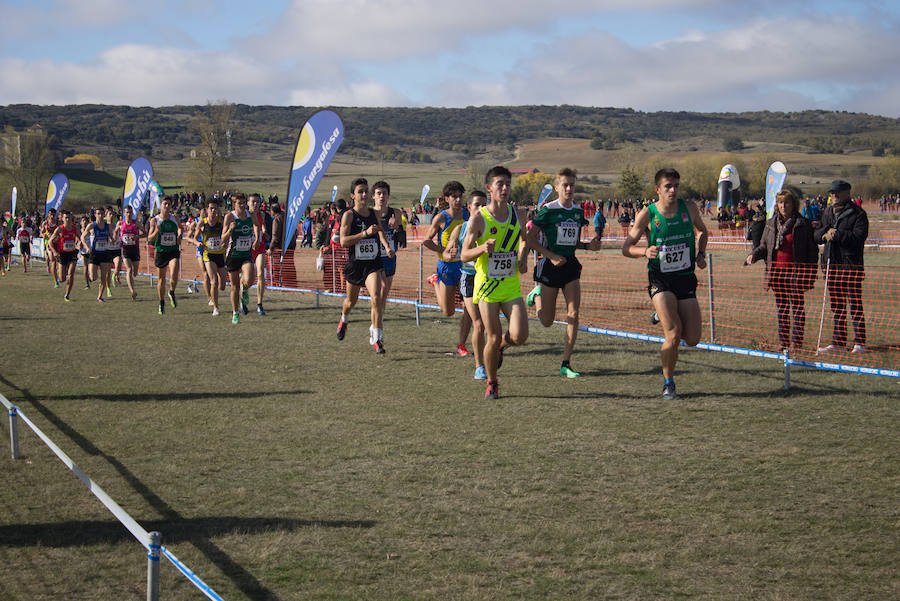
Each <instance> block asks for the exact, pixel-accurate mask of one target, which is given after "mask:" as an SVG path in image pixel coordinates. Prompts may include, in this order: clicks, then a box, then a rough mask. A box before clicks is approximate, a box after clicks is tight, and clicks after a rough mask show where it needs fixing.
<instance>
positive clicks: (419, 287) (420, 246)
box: [416, 244, 425, 311]
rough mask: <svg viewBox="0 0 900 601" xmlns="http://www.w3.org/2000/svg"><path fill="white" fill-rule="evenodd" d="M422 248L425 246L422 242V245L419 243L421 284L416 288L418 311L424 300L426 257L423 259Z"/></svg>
mask: <svg viewBox="0 0 900 601" xmlns="http://www.w3.org/2000/svg"><path fill="white" fill-rule="evenodd" d="M422 248H423V247H422V245H421V244H420V245H419V285H418V286H417V289H416V294H417V295H418V296H417V298H416V311H418V310H419V303H421V302H422V276H423V275H425V274H424V273H423V272H422V270H423V265H424V263H423V260H424V259H423V256H422V255H423V251H422Z"/></svg>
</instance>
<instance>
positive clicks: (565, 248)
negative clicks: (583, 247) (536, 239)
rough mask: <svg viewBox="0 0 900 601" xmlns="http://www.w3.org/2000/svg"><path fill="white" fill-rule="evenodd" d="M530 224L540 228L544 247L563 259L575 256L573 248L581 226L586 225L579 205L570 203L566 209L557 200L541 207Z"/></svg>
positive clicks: (579, 237)
mask: <svg viewBox="0 0 900 601" xmlns="http://www.w3.org/2000/svg"><path fill="white" fill-rule="evenodd" d="M531 222H532V223H533V224H534V225H536V226H538V227H539V228H541V232H543V234H544V239H545V240H546V241H547V244H546V247H547V248H548V249H549V250H550V251H551V252H554V253H556V254H558V255H562V256H563V257H572V256H574V255H575V246H576V245H577V244H578V242H579V240H580V239H581V226H583V225H588V222H587V219H585V218H584V209H582V208H581V206H580V205H578V204H575V203H572V206H571V207H569V208H568V209H567V208H565V207H564V206H563V205H562V203H561V202H559V200H558V199H557V200H554V201H553V202H548V203H547V204H545V205H544V206H542V207H541V209H540V210H539V211H538V212H537V215H535V216H534V219H532V220H531Z"/></svg>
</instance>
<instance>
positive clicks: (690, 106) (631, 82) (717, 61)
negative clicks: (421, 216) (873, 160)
mask: <svg viewBox="0 0 900 601" xmlns="http://www.w3.org/2000/svg"><path fill="white" fill-rule="evenodd" d="M892 36H896V33H895V32H889V31H885V30H884V29H882V28H880V27H879V26H877V25H868V24H865V23H862V22H860V21H858V20H855V19H852V18H848V17H846V16H841V17H808V18H806V19H795V20H793V21H792V22H791V25H790V27H789V28H786V27H785V26H784V23H783V21H782V20H780V19H779V20H775V19H773V20H768V19H757V20H754V21H751V22H749V23H747V24H743V25H740V26H738V27H736V28H734V29H730V30H724V31H718V32H711V33H710V32H701V31H691V32H688V33H687V34H684V35H681V36H679V37H678V38H675V39H671V40H664V41H660V42H657V43H655V44H653V45H650V46H632V45H629V44H628V43H626V42H625V41H623V40H621V39H619V38H618V37H616V36H614V35H612V34H610V33H607V32H591V33H588V34H584V35H581V36H578V37H576V38H569V39H565V40H560V41H559V42H557V43H555V44H551V45H546V46H543V47H541V48H538V49H537V50H536V51H535V52H534V55H533V57H531V58H529V59H524V60H521V61H520V62H519V63H518V64H517V65H516V66H515V68H514V69H513V70H511V71H510V72H509V73H508V74H507V75H506V77H505V80H504V82H503V86H502V90H500V89H498V88H497V85H496V82H481V81H470V82H468V83H465V82H463V84H462V85H459V84H457V85H455V86H442V87H441V89H442V90H444V91H445V95H444V96H443V97H441V98H439V99H438V103H439V104H447V105H455V106H459V105H465V104H478V102H473V101H472V99H473V98H477V97H478V96H479V94H481V93H483V92H484V90H485V89H486V88H487V89H489V90H490V98H491V100H492V101H498V100H499V101H501V102H502V103H503V104H522V103H529V104H531V103H536V104H562V103H567V104H580V105H588V106H629V107H633V108H637V109H642V110H702V111H741V110H761V109H768V110H800V109H806V108H828V109H847V110H863V107H874V106H878V107H881V110H880V111H879V112H880V113H882V114H885V113H886V114H890V115H898V114H900V107H898V105H897V104H896V102H895V103H894V105H893V107H891V105H890V104H889V101H888V97H887V95H886V94H887V92H885V93H884V96H883V98H881V99H878V100H875V99H873V100H871V101H868V102H867V101H866V99H865V96H864V94H863V93H864V92H865V91H871V90H879V89H880V88H881V86H882V85H883V84H882V83H881V82H884V81H897V80H898V79H900V46H897V45H896V44H885V43H884V41H885V40H886V39H890V38H891V37H892ZM804 89H808V90H809V91H808V92H805V93H804V92H803V90H804ZM821 90H826V91H827V93H826V94H824V95H823V94H822V93H821ZM845 103H850V104H845ZM894 107H896V108H894Z"/></svg>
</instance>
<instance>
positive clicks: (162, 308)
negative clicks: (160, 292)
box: [156, 301, 166, 315]
mask: <svg viewBox="0 0 900 601" xmlns="http://www.w3.org/2000/svg"><path fill="white" fill-rule="evenodd" d="M156 312H157V314H159V315H163V314H164V313H165V312H166V303H164V302H163V301H159V309H157V310H156Z"/></svg>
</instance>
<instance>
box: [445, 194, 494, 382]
mask: <svg viewBox="0 0 900 601" xmlns="http://www.w3.org/2000/svg"><path fill="white" fill-rule="evenodd" d="M486 204H487V197H486V196H485V194H484V192H482V191H481V190H472V192H471V193H470V194H469V206H468V209H469V214H471V215H474V214H475V213H477V212H478V211H479V210H480V209H481V207H483V206H484V205H486ZM468 229H469V222H468V221H466V222H463V223H461V224H460V225H457V226H456V227H454V228H453V232H451V234H450V244H449V245H448V246H447V248H445V249H444V255H445V256H446V257H449V258H452V257H454V256H458V255H459V249H460V248H462V245H463V241H464V240H465V237H466V232H467V231H468ZM474 292H475V262H474V261H467V262H465V263H463V264H462V277H461V278H460V280H459V293H460V295H461V296H462V298H463V303H464V304H465V307H466V314H467V315H468V316H469V320H470V321H471V322H472V326H473V330H472V347H473V351H474V355H475V379H476V380H486V379H487V373H486V372H485V370H484V324H483V323H482V322H481V313H479V311H478V307H477V306H476V305H475V303H474V302H473V294H474ZM463 342H465V341H463ZM462 348H463V349H465V346H463V347H462ZM457 352H458V351H457ZM466 352H468V351H466Z"/></svg>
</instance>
